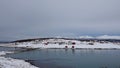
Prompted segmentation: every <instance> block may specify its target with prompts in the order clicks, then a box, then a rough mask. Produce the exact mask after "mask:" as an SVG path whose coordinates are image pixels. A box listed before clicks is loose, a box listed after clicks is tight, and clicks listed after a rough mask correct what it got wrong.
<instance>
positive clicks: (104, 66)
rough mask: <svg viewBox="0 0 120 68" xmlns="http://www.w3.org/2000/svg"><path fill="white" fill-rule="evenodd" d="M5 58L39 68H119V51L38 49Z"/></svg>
mask: <svg viewBox="0 0 120 68" xmlns="http://www.w3.org/2000/svg"><path fill="white" fill-rule="evenodd" d="M7 56H8V57H13V58H17V59H24V60H26V59H27V60H29V62H30V63H32V64H33V65H35V66H38V67H41V68H120V50H78V49H40V50H34V51H28V52H21V53H17V54H12V55H7Z"/></svg>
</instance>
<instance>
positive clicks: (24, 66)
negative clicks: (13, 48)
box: [0, 51, 38, 68]
mask: <svg viewBox="0 0 120 68" xmlns="http://www.w3.org/2000/svg"><path fill="white" fill-rule="evenodd" d="M8 53H13V52H8V51H0V68H38V67H35V66H33V65H31V64H30V63H28V62H25V61H24V60H18V59H13V58H5V57H4V55H6V54H8Z"/></svg>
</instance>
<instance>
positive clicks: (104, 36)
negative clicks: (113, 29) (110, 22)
mask: <svg viewBox="0 0 120 68" xmlns="http://www.w3.org/2000/svg"><path fill="white" fill-rule="evenodd" d="M79 38H80V39H117V40H120V36H109V35H102V36H97V37H92V36H80V37H79Z"/></svg>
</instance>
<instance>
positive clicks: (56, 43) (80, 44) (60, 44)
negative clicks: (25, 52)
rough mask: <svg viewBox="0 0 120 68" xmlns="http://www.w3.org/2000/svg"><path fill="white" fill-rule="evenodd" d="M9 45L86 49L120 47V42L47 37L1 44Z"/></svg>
mask: <svg viewBox="0 0 120 68" xmlns="http://www.w3.org/2000/svg"><path fill="white" fill-rule="evenodd" d="M0 46H8V47H25V48H66V47H67V48H72V47H74V48H85V49H89V48H91V49H96V48H100V49H120V43H112V42H105V41H102V43H100V42H93V41H89V42H87V41H77V40H65V39H47V40H42V41H38V40H36V41H31V42H22V43H16V44H9V45H0Z"/></svg>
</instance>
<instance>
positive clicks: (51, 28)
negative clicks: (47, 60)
mask: <svg viewBox="0 0 120 68" xmlns="http://www.w3.org/2000/svg"><path fill="white" fill-rule="evenodd" d="M81 35H90V36H91V35H92V36H97V35H120V0H0V40H16V39H24V38H36V37H54V36H64V37H78V36H81Z"/></svg>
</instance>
